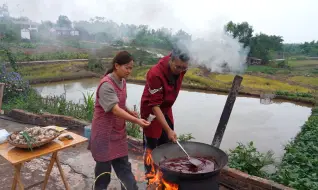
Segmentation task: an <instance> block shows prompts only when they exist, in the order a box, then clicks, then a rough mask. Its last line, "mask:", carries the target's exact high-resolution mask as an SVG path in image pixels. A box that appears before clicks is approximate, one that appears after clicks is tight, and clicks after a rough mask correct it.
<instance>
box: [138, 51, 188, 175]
mask: <svg viewBox="0 0 318 190" xmlns="http://www.w3.org/2000/svg"><path fill="white" fill-rule="evenodd" d="M189 59H190V58H189V56H188V52H187V50H186V49H185V48H182V49H180V48H175V49H174V50H173V51H172V53H171V54H170V55H168V56H166V57H163V58H162V59H160V60H159V62H158V63H157V64H156V65H155V66H153V67H152V68H151V69H150V70H149V71H148V73H147V77H146V85H145V88H144V92H143V94H142V98H141V106H140V113H141V118H143V119H147V118H148V117H149V116H150V115H154V116H155V119H154V120H153V121H152V122H151V124H150V125H149V127H147V128H144V129H143V131H144V146H145V169H146V176H148V175H147V174H150V173H149V172H150V171H151V166H149V165H148V164H149V163H148V164H147V158H148V155H147V154H150V153H151V151H152V150H153V149H154V148H156V147H157V146H159V145H161V144H164V143H167V142H169V140H171V141H173V142H175V141H176V140H177V135H176V133H175V132H174V125H173V123H174V122H173V115H172V106H173V104H174V102H175V100H176V99H177V97H178V94H179V91H180V88H181V84H182V79H183V77H184V75H185V73H186V70H187V68H188V61H189Z"/></svg>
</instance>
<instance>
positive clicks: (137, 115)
mask: <svg viewBox="0 0 318 190" xmlns="http://www.w3.org/2000/svg"><path fill="white" fill-rule="evenodd" d="M130 115H132V116H134V117H137V118H139V114H138V112H136V111H131V112H130Z"/></svg>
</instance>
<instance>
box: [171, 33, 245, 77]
mask: <svg viewBox="0 0 318 190" xmlns="http://www.w3.org/2000/svg"><path fill="white" fill-rule="evenodd" d="M177 46H178V47H179V48H182V47H184V46H186V47H187V49H188V51H189V54H190V56H191V58H192V62H191V63H193V64H197V65H204V66H205V67H206V68H207V69H209V70H210V71H212V72H219V73H223V72H232V73H243V72H244V70H245V68H246V58H247V55H248V53H249V47H246V48H244V47H243V44H242V43H240V42H239V40H238V39H237V38H233V37H232V36H231V35H230V34H228V33H227V32H226V31H225V30H224V29H223V28H218V29H216V30H208V31H205V33H204V36H203V37H202V38H197V39H195V40H193V41H191V42H189V41H179V42H178V43H177Z"/></svg>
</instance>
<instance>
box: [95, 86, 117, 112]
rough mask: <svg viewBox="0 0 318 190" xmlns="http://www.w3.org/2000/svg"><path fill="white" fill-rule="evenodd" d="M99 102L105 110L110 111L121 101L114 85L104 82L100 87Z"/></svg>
mask: <svg viewBox="0 0 318 190" xmlns="http://www.w3.org/2000/svg"><path fill="white" fill-rule="evenodd" d="M98 95H99V101H98V102H99V104H100V105H101V106H102V108H103V109H104V110H105V112H109V111H111V110H112V109H113V107H114V106H115V105H116V104H117V103H118V102H119V99H118V97H117V94H116V91H115V89H114V88H113V86H112V85H111V84H109V83H107V82H104V83H103V84H102V85H101V87H100V88H99V93H98Z"/></svg>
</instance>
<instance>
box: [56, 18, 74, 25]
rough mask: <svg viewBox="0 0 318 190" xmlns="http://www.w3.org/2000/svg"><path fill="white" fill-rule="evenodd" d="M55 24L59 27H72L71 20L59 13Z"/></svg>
mask: <svg viewBox="0 0 318 190" xmlns="http://www.w3.org/2000/svg"><path fill="white" fill-rule="evenodd" d="M56 25H57V26H59V27H63V28H64V27H65V28H72V22H71V21H70V19H69V18H68V17H67V16H64V15H60V16H59V18H58V20H57V21H56Z"/></svg>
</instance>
